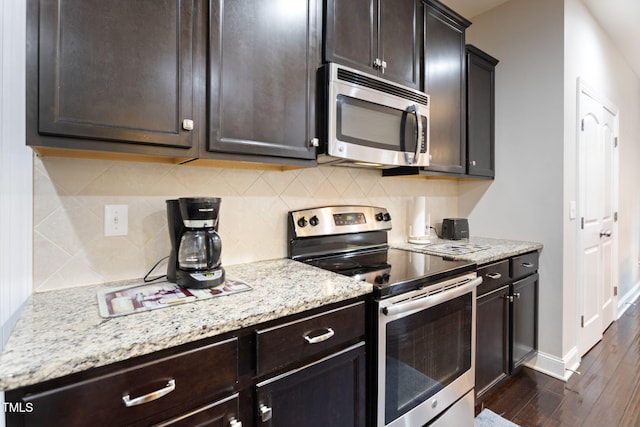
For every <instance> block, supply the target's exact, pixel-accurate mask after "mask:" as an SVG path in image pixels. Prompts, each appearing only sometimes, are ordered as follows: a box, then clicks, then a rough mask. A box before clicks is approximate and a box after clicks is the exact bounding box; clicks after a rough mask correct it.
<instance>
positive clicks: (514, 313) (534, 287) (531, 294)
mask: <svg viewBox="0 0 640 427" xmlns="http://www.w3.org/2000/svg"><path fill="white" fill-rule="evenodd" d="M511 288H512V291H511V294H512V295H513V305H512V308H511V325H512V326H511V327H512V337H511V361H510V364H511V370H512V371H513V370H515V369H517V368H519V367H520V366H522V365H524V364H525V362H527V361H528V360H529V359H530V358H531V356H533V354H534V353H535V352H536V349H537V348H538V310H537V308H538V274H537V273H536V274H532V275H530V276H527V277H525V278H524V279H522V280H518V281H517V282H514V283H513V284H512V285H511Z"/></svg>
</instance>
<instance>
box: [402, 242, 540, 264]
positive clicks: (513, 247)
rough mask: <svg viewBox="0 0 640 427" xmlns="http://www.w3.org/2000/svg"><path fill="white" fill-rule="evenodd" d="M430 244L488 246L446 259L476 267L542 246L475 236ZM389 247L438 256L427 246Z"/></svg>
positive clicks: (405, 245) (403, 245) (538, 248)
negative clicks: (471, 263)
mask: <svg viewBox="0 0 640 427" xmlns="http://www.w3.org/2000/svg"><path fill="white" fill-rule="evenodd" d="M432 243H433V244H436V243H453V244H461V243H462V244H464V243H475V244H478V245H488V246H489V248H487V249H482V250H479V251H477V252H471V253H468V254H459V255H447V257H450V258H452V259H455V260H463V261H471V262H475V263H476V264H478V265H482V264H488V263H490V262H494V261H498V260H501V259H504V258H508V257H511V256H514V255H519V254H524V253H526V252H531V251H536V250H541V249H542V244H541V243H536V242H521V241H514V240H501V239H493V238H488V237H475V236H471V237H470V238H469V239H463V240H442V239H435V240H433V241H432ZM390 246H391V247H394V248H398V249H405V250H411V251H416V252H424V253H427V254H432V255H440V254H439V253H437V252H433V251H432V250H430V249H429V245H415V244H411V243H395V244H391V245H390Z"/></svg>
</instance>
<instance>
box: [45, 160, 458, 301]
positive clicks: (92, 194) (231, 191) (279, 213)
mask: <svg viewBox="0 0 640 427" xmlns="http://www.w3.org/2000/svg"><path fill="white" fill-rule="evenodd" d="M198 195H199V196H217V197H222V207H221V213H220V235H221V238H222V261H223V265H231V264H237V263H243V262H250V261H256V260H263V259H273V258H279V257H286V256H287V247H286V235H287V228H286V225H287V223H286V216H287V212H288V211H290V210H294V209H302V208H308V207H313V206H321V205H327V204H371V205H376V206H384V207H386V208H388V209H389V210H390V213H391V215H392V218H393V230H392V231H391V234H390V237H389V239H390V241H403V240H404V239H406V234H407V215H408V214H407V212H408V209H409V203H410V201H411V200H412V197H413V196H418V195H422V196H426V197H427V210H428V211H429V212H430V213H431V217H432V221H433V222H436V221H437V222H441V219H442V218H443V217H450V216H457V215H458V201H457V196H458V183H457V182H455V181H446V180H426V179H415V178H390V177H388V178H382V177H381V172H380V171H379V170H367V169H355V168H344V167H336V166H334V167H325V166H323V167H317V168H310V169H299V170H291V171H262V170H246V169H223V168H211V167H198V166H187V165H164V164H150V163H135V162H117V161H102V160H85V159H64V158H53V157H50V158H43V159H40V158H36V160H35V172H34V197H35V201H34V222H35V225H34V288H35V290H36V291H44V290H49V289H56V288H62V287H69V286H79V285H85V284H90V283H100V282H107V281H115V280H124V279H131V278H139V277H142V276H144V274H145V273H146V272H147V271H148V270H149V269H150V268H151V267H152V266H153V264H155V262H156V261H158V260H159V259H160V258H162V257H163V256H166V255H168V253H169V247H170V246H169V236H168V231H167V223H166V213H165V209H166V208H165V200H166V199H170V198H176V197H188V196H198ZM105 204H127V205H129V234H128V236H126V237H104V236H103V212H104V205H105ZM157 271H158V272H159V273H160V274H163V273H164V272H166V267H164V266H162V267H161V268H159V269H158V270H157ZM154 275H155V274H154Z"/></svg>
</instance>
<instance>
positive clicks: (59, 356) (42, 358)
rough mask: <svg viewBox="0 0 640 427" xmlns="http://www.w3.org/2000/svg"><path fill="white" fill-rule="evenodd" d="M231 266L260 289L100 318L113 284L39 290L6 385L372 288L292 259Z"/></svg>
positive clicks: (6, 357) (19, 328) (3, 360)
mask: <svg viewBox="0 0 640 427" xmlns="http://www.w3.org/2000/svg"><path fill="white" fill-rule="evenodd" d="M225 270H226V274H227V277H229V278H231V279H238V280H242V281H245V282H247V283H248V284H249V285H250V286H251V287H252V288H253V289H252V290H250V291H247V292H241V293H237V294H233V295H228V296H223V297H219V298H212V299H208V300H204V301H196V302H192V303H185V304H180V305H176V306H174V307H167V308H162V309H159V310H152V311H146V312H141V313H135V314H130V315H127V316H121V317H114V318H108V319H107V318H103V317H100V315H99V312H98V301H97V297H96V295H97V292H98V290H99V289H104V288H105V286H107V285H95V286H85V287H78V288H70V289H63V290H57V291H47V292H42V293H36V294H34V295H32V296H31V298H30V299H29V300H28V302H27V303H26V305H25V308H24V311H23V312H22V314H21V317H20V319H19V321H18V323H17V324H16V327H15V329H14V331H13V333H12V334H11V337H10V338H9V340H8V341H7V344H6V346H5V348H4V350H3V352H2V353H1V354H0V390H10V389H14V388H18V387H23V386H26V385H30V384H35V383H38V382H42V381H46V380H50V379H53V378H58V377H62V376H64V375H68V374H72V373H75V372H80V371H84V370H87V369H90V368H94V367H98V366H104V365H108V364H110V363H114V362H119V361H122V360H126V359H129V358H132V357H136V356H140V355H143V354H148V353H152V352H155V351H159V350H163V349H166V348H169V347H174V346H177V345H180V344H185V343H188V342H192V341H196V340H199V339H202V338H206V337H212V336H216V335H219V334H222V333H225V332H229V331H233V330H237V329H241V328H245V327H248V326H252V325H256V324H259V323H262V322H266V321H269V320H273V319H277V318H280V317H284V316H287V315H290V314H295V313H300V312H302V311H305V310H309V309H312V308H316V307H320V306H323V305H326V304H331V303H334V302H339V301H344V300H348V299H351V298H355V297H358V296H361V295H366V294H369V293H371V291H372V286H371V285H370V284H368V283H365V282H361V281H357V280H355V279H351V278H349V277H346V276H341V275H339V274H336V273H331V272H328V271H325V270H321V269H319V268H316V267H312V266H309V265H306V264H302V263H299V262H296V261H292V260H289V259H279V260H271V261H260V262H253V263H248V264H239V265H232V266H225ZM140 282H141V280H138V281H131V282H130V283H131V285H136V284H140ZM117 285H118V286H122V285H123V283H122V282H120V283H118V284H117Z"/></svg>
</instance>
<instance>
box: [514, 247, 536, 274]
mask: <svg viewBox="0 0 640 427" xmlns="http://www.w3.org/2000/svg"><path fill="white" fill-rule="evenodd" d="M536 271H538V252H529V253H526V254H523V255H518V256H515V257H513V258H511V279H512V280H518V279H520V278H522V277H525V276H528V275H529V274H533V273H535V272H536Z"/></svg>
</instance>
